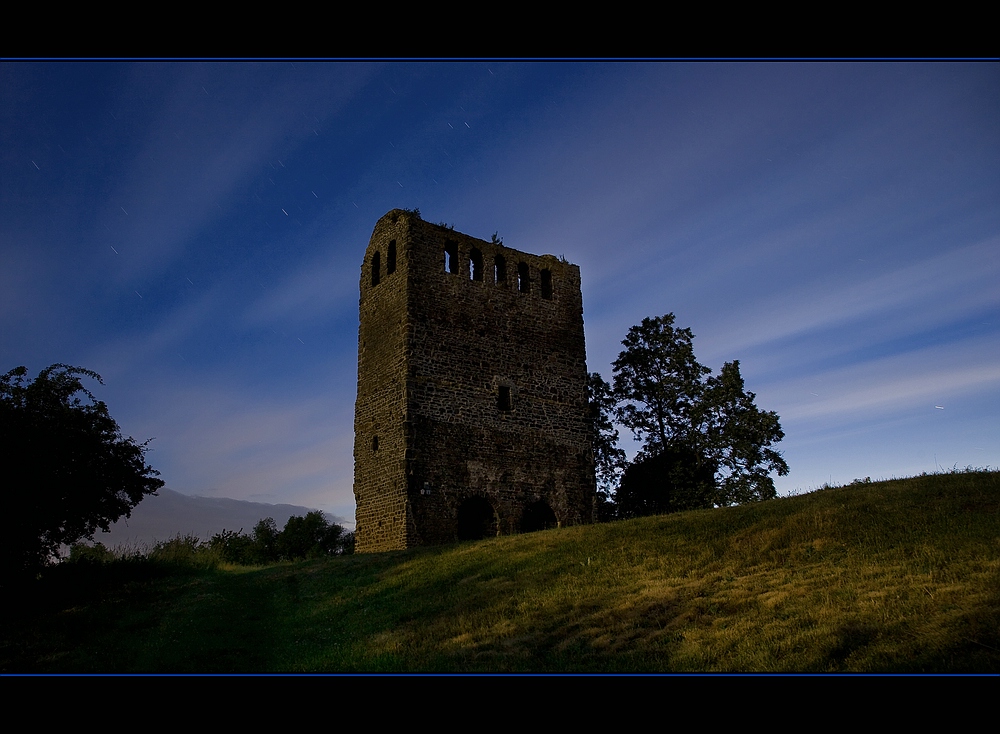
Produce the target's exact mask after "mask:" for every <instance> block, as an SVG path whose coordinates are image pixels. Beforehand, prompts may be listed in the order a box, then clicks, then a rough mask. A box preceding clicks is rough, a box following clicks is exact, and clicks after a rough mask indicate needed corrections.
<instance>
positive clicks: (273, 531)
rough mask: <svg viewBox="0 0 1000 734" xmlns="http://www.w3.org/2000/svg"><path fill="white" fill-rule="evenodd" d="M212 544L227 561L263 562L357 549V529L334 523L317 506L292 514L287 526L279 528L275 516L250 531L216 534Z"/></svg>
mask: <svg viewBox="0 0 1000 734" xmlns="http://www.w3.org/2000/svg"><path fill="white" fill-rule="evenodd" d="M208 545H209V547H210V548H212V549H213V550H215V551H217V552H218V553H219V555H220V556H221V557H222V559H223V560H224V561H226V562H227V563H236V564H239V565H243V566H261V565H264V564H267V563H276V562H277V561H296V560H301V559H306V558H324V557H326V556H337V555H342V554H345V553H353V552H354V533H351V532H348V531H346V530H345V529H344V528H343V527H342V526H340V525H338V524H336V523H331V522H330V521H328V520H327V519H326V517H325V516H324V515H323V513H322V512H320V511H319V510H314V511H313V512H309V513H307V514H306V515H305V517H298V516H296V515H293V516H292V517H290V518H288V522H286V523H285V528H284V529H283V530H280V531H279V530H278V526H277V524H276V523H275V522H274V519H273V518H270V517H268V518H265V519H263V520H261V521H260V522H258V523H257V524H256V525H255V526H254V529H253V531H252V532H251V533H250V534H249V535H247V534H244V533H243V530H242V528H241V529H240V530H239V531H238V532H232V531H230V530H223V531H222V532H221V533H217V534H216V535H213V536H212V538H211V540H209V541H208Z"/></svg>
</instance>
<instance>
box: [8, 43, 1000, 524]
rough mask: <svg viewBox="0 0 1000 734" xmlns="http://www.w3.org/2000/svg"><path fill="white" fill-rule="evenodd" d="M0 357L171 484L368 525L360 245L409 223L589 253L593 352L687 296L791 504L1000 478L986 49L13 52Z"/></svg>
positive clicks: (999, 87) (994, 206)
mask: <svg viewBox="0 0 1000 734" xmlns="http://www.w3.org/2000/svg"><path fill="white" fill-rule="evenodd" d="M0 101H2V103H0V115H2V118H0V135H2V139H0V156H2V159H0V177H2V178H0V187H2V188H0V196H2V200H0V371H4V372H5V371H7V370H9V369H11V368H13V367H15V366H17V365H21V364H24V365H26V366H27V367H28V368H29V369H30V370H31V372H32V373H33V374H34V373H37V371H38V370H40V369H42V368H43V367H45V366H47V365H49V364H51V363H54V362H65V363H69V364H73V365H79V366H83V367H87V368H90V369H93V370H96V371H97V372H99V373H101V374H102V375H103V377H104V379H105V383H106V384H105V385H104V386H103V387H101V386H96V385H95V386H94V392H95V393H96V394H97V395H98V397H99V398H101V399H103V400H105V401H106V402H107V403H108V405H109V407H110V409H111V412H112V415H114V416H115V417H116V419H117V420H118V421H119V423H120V424H121V426H122V429H123V431H124V432H125V433H127V434H129V435H132V436H134V437H135V438H136V439H138V440H145V439H146V438H150V437H155V440H154V441H153V443H152V444H151V445H152V447H153V450H152V452H151V453H150V454H149V457H148V458H149V460H150V461H151V463H152V464H153V465H154V466H156V467H157V468H158V469H160V471H161V472H162V478H163V479H165V480H166V482H167V486H169V487H171V488H172V489H175V490H177V491H180V492H185V493H189V494H202V495H207V496H226V497H233V498H237V499H250V500H255V501H261V502H286V503H292V504H298V505H305V506H309V507H318V508H322V509H324V510H327V511H328V512H331V513H333V514H335V515H338V516H340V517H344V518H348V519H353V495H352V493H351V484H352V476H353V458H352V455H351V452H352V431H353V410H354V397H355V390H356V381H357V372H356V359H357V318H358V316H357V306H358V278H359V275H360V265H361V259H362V256H363V253H364V249H365V246H366V244H367V242H368V238H369V236H370V234H371V230H372V228H373V226H374V224H375V222H376V221H377V219H378V218H379V217H380V216H381V215H382V214H384V213H385V212H386V211H388V210H389V209H392V208H394V207H408V208H412V207H419V208H420V210H421V212H422V214H423V216H424V218H425V219H427V220H429V221H432V222H442V221H443V222H447V223H448V224H452V225H454V226H455V228H456V229H458V230H460V231H462V232H466V233H468V234H472V235H475V236H478V237H482V238H485V239H489V237H490V235H491V234H492V233H493V232H495V231H499V234H500V236H501V237H503V239H504V242H505V244H507V245H509V246H511V247H514V248H516V249H520V250H524V251H528V252H534V253H553V254H556V255H564V256H565V257H566V258H567V259H569V260H570V261H571V262H575V263H577V264H579V265H580V267H581V272H582V278H583V296H584V320H585V324H586V335H587V348H588V363H589V366H590V369H591V370H594V371H599V372H601V373H602V374H603V375H604V376H605V378H607V379H609V380H610V379H611V371H610V363H611V362H612V361H613V360H614V358H615V357H616V356H617V354H618V352H619V350H620V348H621V346H620V341H621V339H622V338H623V337H624V335H625V332H626V331H627V330H628V328H629V327H630V326H632V325H634V324H637V323H639V322H640V321H641V320H642V319H643V318H644V317H646V316H655V315H662V314H664V313H666V312H669V311H672V312H674V313H676V314H677V323H678V325H679V326H687V327H690V328H691V329H692V330H693V331H694V333H695V335H696V339H695V349H696V354H697V355H698V357H699V359H700V360H701V361H702V362H705V363H706V364H708V365H709V366H711V367H713V368H715V369H718V368H719V367H720V366H721V365H722V363H723V362H724V361H728V360H733V359H739V360H740V363H741V367H742V371H743V375H744V377H745V379H746V383H747V388H748V389H750V390H752V391H754V392H756V393H757V396H758V399H757V403H758V405H759V406H760V407H762V408H764V409H768V410H776V411H777V412H778V413H779V415H780V416H781V418H782V425H783V427H784V429H785V433H786V439H785V441H783V442H782V444H781V445H780V446H779V449H781V450H782V451H783V453H784V455H785V458H786V459H787V461H788V463H789V465H790V467H791V470H792V471H791V474H790V475H789V476H788V477H784V478H781V479H779V480H778V481H777V485H778V487H779V491H783V492H787V491H793V490H795V489H808V488H812V487H816V486H818V485H820V484H822V483H823V482H829V481H832V482H835V483H836V482H848V481H850V480H852V479H854V478H855V477H864V476H872V477H873V478H876V477H889V476H903V475H908V474H913V473H919V472H921V471H934V470H935V467H936V466H944V467H952V466H954V465H958V466H959V467H963V466H965V465H968V464H971V465H975V466H985V465H991V466H997V465H998V464H1000V338H998V337H1000V286H998V285H997V284H998V283H1000V265H998V263H1000V207H998V202H1000V66H998V64H997V63H992V62H985V63H579V62H572V63H516V62H474V63H309V62H294V63H290V62H262V63H213V62H199V63H97V62H80V63H72V62H40V63H30V62H4V63H2V64H0Z"/></svg>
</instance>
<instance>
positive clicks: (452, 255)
mask: <svg viewBox="0 0 1000 734" xmlns="http://www.w3.org/2000/svg"><path fill="white" fill-rule="evenodd" d="M444 271H445V272H446V273H457V272H458V243H457V242H454V241H453V240H445V241H444Z"/></svg>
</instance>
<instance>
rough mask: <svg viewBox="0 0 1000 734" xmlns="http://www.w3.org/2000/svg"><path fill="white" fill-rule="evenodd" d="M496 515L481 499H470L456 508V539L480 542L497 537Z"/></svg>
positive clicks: (491, 507) (487, 503) (489, 505)
mask: <svg viewBox="0 0 1000 734" xmlns="http://www.w3.org/2000/svg"><path fill="white" fill-rule="evenodd" d="M497 525H498V520H497V513H496V510H494V509H493V505H491V504H490V503H489V502H487V501H486V500H484V499H483V498H482V497H470V498H469V499H467V500H465V501H464V502H463V503H462V504H461V505H460V506H459V508H458V539H459V540H482V539H483V538H495V537H496V536H497Z"/></svg>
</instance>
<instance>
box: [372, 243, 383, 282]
mask: <svg viewBox="0 0 1000 734" xmlns="http://www.w3.org/2000/svg"><path fill="white" fill-rule="evenodd" d="M381 267H382V255H381V254H379V253H378V252H376V253H375V254H374V255H372V287H373V288H374V287H375V286H377V285H378V282H379V280H381V279H382V274H381V273H380V272H379V270H380V269H381Z"/></svg>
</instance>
